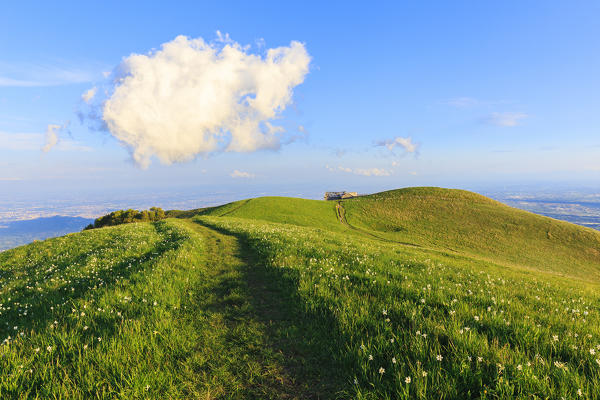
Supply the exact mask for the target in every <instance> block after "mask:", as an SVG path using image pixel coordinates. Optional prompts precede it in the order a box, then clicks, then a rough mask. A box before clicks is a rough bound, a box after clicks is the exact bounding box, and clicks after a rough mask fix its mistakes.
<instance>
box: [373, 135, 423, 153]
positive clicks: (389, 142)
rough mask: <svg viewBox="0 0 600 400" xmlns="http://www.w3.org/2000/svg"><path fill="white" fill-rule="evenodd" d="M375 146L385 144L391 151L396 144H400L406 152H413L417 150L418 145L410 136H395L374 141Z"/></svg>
mask: <svg viewBox="0 0 600 400" xmlns="http://www.w3.org/2000/svg"><path fill="white" fill-rule="evenodd" d="M376 146H385V147H386V148H387V149H388V150H389V151H393V150H394V148H395V147H396V146H400V147H402V148H403V149H404V151H405V152H407V153H414V152H415V151H417V149H418V147H419V145H418V144H416V143H413V141H412V138H411V137H401V136H397V137H395V138H394V139H385V140H381V141H379V142H377V143H376Z"/></svg>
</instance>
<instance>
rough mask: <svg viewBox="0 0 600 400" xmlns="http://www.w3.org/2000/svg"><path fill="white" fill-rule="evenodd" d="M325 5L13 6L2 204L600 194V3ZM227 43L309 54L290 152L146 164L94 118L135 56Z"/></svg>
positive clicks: (290, 109) (1, 91) (1, 130)
mask: <svg viewBox="0 0 600 400" xmlns="http://www.w3.org/2000/svg"><path fill="white" fill-rule="evenodd" d="M22 3H24V2H22ZM85 3H90V4H85ZM322 3H324V2H297V3H295V4H292V3H291V2H247V1H246V2H227V4H226V5H224V4H225V3H223V2H206V3H205V4H201V3H199V2H173V4H167V3H163V4H162V5H161V4H158V2H152V4H148V2H110V1H104V2H98V3H97V4H91V2H56V4H54V3H47V2H39V3H36V2H27V3H26V4H17V3H16V2H13V3H12V4H3V5H2V10H1V12H0V191H2V192H5V193H9V192H14V193H36V192H38V193H41V192H44V191H45V190H47V191H52V190H57V191H61V192H73V193H75V192H78V191H85V190H88V189H89V190H91V189H94V188H95V189H98V188H102V190H104V191H108V192H110V191H115V192H123V191H127V190H133V189H135V190H141V191H143V190H148V191H152V190H156V189H158V188H165V187H183V186H187V185H194V186H199V187H201V186H202V185H207V186H211V185H212V186H211V187H214V186H215V185H217V186H218V185H223V186H227V187H229V188H232V190H240V191H246V190H248V188H249V187H251V188H255V189H260V188H261V187H265V188H266V187H268V188H270V189H269V190H270V191H271V192H276V191H277V188H278V187H282V188H283V187H289V186H290V185H299V186H302V187H310V188H312V187H314V190H315V191H319V192H320V191H321V190H324V189H331V190H335V189H348V190H352V189H354V188H358V189H357V190H380V189H389V188H396V187H404V186H415V185H419V186H420V185H436V186H446V187H465V188H474V187H477V185H483V184H486V185H498V186H501V185H506V184H515V183H523V184H529V183H531V184H533V183H539V182H544V183H556V184H557V185H558V184H562V183H565V182H580V183H581V184H582V185H594V184H598V183H600V162H599V161H598V160H599V159H600V136H599V134H598V129H599V127H600V113H599V112H598V110H599V109H600V96H599V95H598V93H600V79H598V71H600V42H599V41H598V40H597V39H598V37H600V25H599V24H598V23H597V17H598V15H600V14H599V11H600V4H599V3H597V2H591V1H590V2H576V3H574V2H550V1H548V2H522V1H503V2H496V3H492V2H475V1H472V2H444V1H439V2H406V3H401V2H388V3H373V2H368V3H367V2H365V3H358V2H353V3H349V2H328V3H327V4H322ZM217 31H220V32H221V33H222V34H228V35H229V37H230V38H231V40H233V41H235V42H237V43H238V44H239V45H241V46H246V45H249V48H247V49H245V50H244V51H245V52H246V53H247V54H256V55H259V56H260V57H263V58H264V57H265V54H266V51H267V49H271V48H278V47H282V46H283V47H287V46H291V42H292V41H298V42H300V43H302V44H303V46H304V49H305V51H306V53H307V54H308V56H309V57H310V63H309V66H308V72H307V73H306V74H305V75H302V77H303V79H302V83H300V84H297V85H294V86H293V96H292V98H291V101H290V102H289V103H287V104H286V105H285V107H284V109H282V110H280V111H279V112H278V113H277V116H276V118H274V119H272V120H268V121H267V122H269V121H270V122H273V123H275V124H277V126H281V127H282V128H283V129H284V130H285V133H283V134H282V135H283V136H282V138H281V140H280V141H279V144H280V147H279V148H278V150H269V149H263V148H257V149H254V148H252V149H250V150H248V149H246V150H245V152H234V151H215V152H210V153H209V154H199V155H198V156H196V157H192V159H189V158H187V159H186V161H184V162H174V163H172V164H170V165H165V164H162V163H161V162H160V161H159V159H158V158H156V157H154V156H153V157H151V158H150V164H149V166H148V167H147V168H141V167H140V166H139V165H136V163H135V162H133V161H132V158H131V155H130V154H131V152H132V151H133V150H132V147H131V146H130V147H127V146H123V145H122V144H120V143H119V141H118V140H117V139H116V138H115V135H112V134H111V133H109V132H102V131H97V130H93V129H90V121H87V122H84V123H81V122H80V120H79V119H78V117H77V111H78V110H80V109H81V108H82V107H84V106H85V104H83V101H82V99H81V96H82V94H83V93H85V92H86V91H87V90H89V89H90V88H93V87H97V86H98V85H101V83H102V82H103V81H106V78H105V77H104V76H103V73H104V72H109V71H112V70H113V69H114V68H115V67H117V66H118V65H119V64H120V63H121V62H122V61H123V60H124V59H125V58H127V57H129V56H130V55H131V54H134V53H135V54H148V52H150V51H152V50H153V49H154V51H160V49H161V45H163V44H165V43H169V42H172V41H173V40H174V39H175V38H176V37H177V36H179V35H185V36H187V37H188V38H189V39H195V38H203V39H204V40H205V41H207V42H214V41H215V40H216V39H217ZM202 73H203V71H201V70H199V71H197V72H194V74H196V75H197V74H202ZM120 112H121V113H122V115H128V112H129V110H128V109H127V108H126V107H125V108H122V109H121V110H120ZM199 112H202V111H199ZM183 114H185V113H182V115H183ZM172 117H173V116H171V120H172ZM67 121H69V122H70V123H69V125H68V129H66V130H63V131H61V132H60V135H59V141H58V144H57V145H56V146H54V147H53V148H52V149H51V150H50V151H48V152H46V153H44V152H42V151H41V148H42V147H43V146H44V144H45V139H44V133H45V132H46V130H47V127H48V125H49V124H56V125H63V124H65V123H66V122H67ZM263 122H264V121H263ZM299 127H302V128H299ZM398 138H399V139H402V140H404V142H402V141H397V142H394V140H396V139H398ZM168 140H170V139H168V138H166V139H165V141H168ZM406 140H409V142H408V143H409V145H408V146H404V145H402V144H400V143H404V144H406V143H407V142H406ZM386 141H387V142H386ZM384 142H385V143H387V144H388V146H385V145H380V146H377V144H378V143H379V144H382V143H384ZM392 143H395V144H394V145H393V146H392V145H391V144H392ZM275 147H276V146H275ZM390 149H391V150H390ZM236 171H237V172H236ZM236 188H237V189H236ZM40 196H41V194H40Z"/></svg>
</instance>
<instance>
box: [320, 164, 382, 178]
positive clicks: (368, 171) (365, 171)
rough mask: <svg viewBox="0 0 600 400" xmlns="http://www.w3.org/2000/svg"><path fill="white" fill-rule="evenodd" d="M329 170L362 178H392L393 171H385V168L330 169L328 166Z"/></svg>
mask: <svg viewBox="0 0 600 400" xmlns="http://www.w3.org/2000/svg"><path fill="white" fill-rule="evenodd" d="M325 168H327V169H328V170H329V171H331V172H335V171H341V172H346V173H349V174H354V175H362V176H390V175H391V174H392V171H390V170H387V169H384V168H348V167H342V166H338V167H337V168H334V167H330V166H329V165H326V166H325Z"/></svg>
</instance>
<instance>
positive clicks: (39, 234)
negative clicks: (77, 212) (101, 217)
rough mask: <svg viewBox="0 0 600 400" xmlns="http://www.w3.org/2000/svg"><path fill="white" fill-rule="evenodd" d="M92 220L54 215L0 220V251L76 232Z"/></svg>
mask: <svg viewBox="0 0 600 400" xmlns="http://www.w3.org/2000/svg"><path fill="white" fill-rule="evenodd" d="M93 221H94V220H93V219H90V218H82V217H64V216H60V215H56V216H53V217H43V218H34V219H29V220H22V221H9V222H3V223H2V222H0V251H2V250H7V249H10V248H13V247H17V246H21V245H24V244H27V243H31V242H33V241H34V240H44V239H48V238H51V237H56V236H63V235H66V234H67V233H72V232H77V231H80V230H82V229H83V228H84V227H85V226H86V225H87V224H89V223H91V222H93Z"/></svg>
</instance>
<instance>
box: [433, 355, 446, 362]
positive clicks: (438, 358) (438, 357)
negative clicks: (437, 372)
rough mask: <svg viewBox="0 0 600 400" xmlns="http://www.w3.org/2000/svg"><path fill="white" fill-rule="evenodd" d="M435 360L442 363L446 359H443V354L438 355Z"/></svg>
mask: <svg viewBox="0 0 600 400" xmlns="http://www.w3.org/2000/svg"><path fill="white" fill-rule="evenodd" d="M435 359H436V360H438V361H442V360H443V359H444V357H442V355H441V354H438V355H437V356H435Z"/></svg>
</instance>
